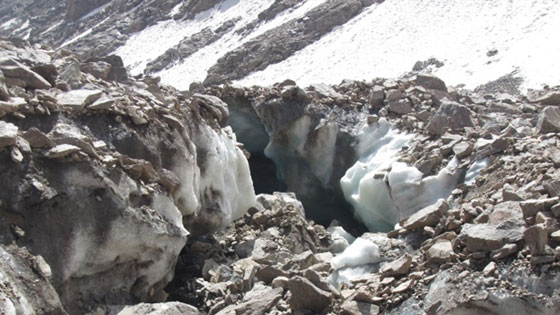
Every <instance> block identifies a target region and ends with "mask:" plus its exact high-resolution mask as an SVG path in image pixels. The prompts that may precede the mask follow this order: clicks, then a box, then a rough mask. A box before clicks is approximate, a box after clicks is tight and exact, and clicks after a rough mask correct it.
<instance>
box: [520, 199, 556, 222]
mask: <svg viewBox="0 0 560 315" xmlns="http://www.w3.org/2000/svg"><path fill="white" fill-rule="evenodd" d="M559 201H560V199H559V198H558V197H553V198H546V199H530V200H525V201H521V202H520V203H519V206H520V207H521V210H522V211H523V217H524V218H530V217H534V216H535V215H536V214H537V213H538V212H540V211H549V210H550V209H551V208H552V206H554V205H555V204H557V203H558V202H559Z"/></svg>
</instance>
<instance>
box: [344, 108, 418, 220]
mask: <svg viewBox="0 0 560 315" xmlns="http://www.w3.org/2000/svg"><path fill="white" fill-rule="evenodd" d="M358 138H359V143H358V148H357V149H358V150H357V151H358V156H360V157H361V158H360V159H359V160H358V161H357V162H356V163H355V164H354V165H353V166H352V167H350V168H349V169H348V170H347V171H346V174H345V175H344V176H343V177H342V179H341V180H340V185H341V187H342V192H343V193H344V197H345V198H346V200H347V201H348V202H350V204H351V205H352V206H353V207H354V211H355V213H354V214H355V216H356V217H357V218H358V219H360V220H361V221H362V222H363V223H364V224H365V225H366V226H367V227H368V229H369V230H371V231H378V230H388V229H390V228H392V227H393V225H394V224H395V223H396V222H397V221H398V210H397V208H396V206H395V204H394V202H393V200H392V199H391V195H390V193H389V189H388V187H387V184H386V182H385V181H384V177H385V176H384V175H382V176H381V177H378V176H376V174H377V173H380V172H381V171H384V170H388V169H389V168H390V167H391V165H392V164H393V163H394V162H395V161H396V160H397V158H398V152H399V151H400V150H401V148H402V147H403V146H404V145H405V144H407V143H408V142H409V141H410V140H411V139H412V138H413V135H407V134H405V133H402V132H399V131H398V130H397V129H396V128H393V127H392V126H391V124H390V123H389V122H388V121H387V120H385V119H384V118H382V119H380V120H379V122H377V123H375V124H371V125H367V124H363V125H362V127H361V128H360V131H359V134H358Z"/></svg>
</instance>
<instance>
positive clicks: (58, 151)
mask: <svg viewBox="0 0 560 315" xmlns="http://www.w3.org/2000/svg"><path fill="white" fill-rule="evenodd" d="M78 151H80V148H79V147H77V146H75V145H71V144H60V145H57V146H56V147H54V148H52V149H50V150H49V151H47V153H45V156H46V157H48V158H50V159H56V158H62V157H65V156H67V155H70V154H72V153H74V152H78Z"/></svg>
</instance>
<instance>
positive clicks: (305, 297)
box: [288, 276, 332, 313]
mask: <svg viewBox="0 0 560 315" xmlns="http://www.w3.org/2000/svg"><path fill="white" fill-rule="evenodd" d="M288 288H289V290H290V292H291V293H292V296H291V297H290V300H289V303H290V306H291V307H292V309H293V310H304V309H305V310H310V311H313V312H316V313H320V312H322V311H323V310H324V309H326V308H327V307H328V306H329V305H330V304H331V298H332V295H331V294H330V293H329V292H326V291H323V290H321V289H319V288H317V287H316V286H315V285H314V284H313V283H312V282H311V281H309V280H307V279H305V278H302V277H299V276H295V277H293V278H292V279H290V281H289V282H288Z"/></svg>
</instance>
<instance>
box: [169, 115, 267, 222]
mask: <svg viewBox="0 0 560 315" xmlns="http://www.w3.org/2000/svg"><path fill="white" fill-rule="evenodd" d="M236 142H237V141H236V138H235V134H234V133H233V132H232V131H231V128H230V127H226V128H223V129H221V130H219V131H215V130H213V129H211V128H210V127H208V126H203V127H201V130H200V136H199V137H198V143H196V144H191V145H190V148H189V149H190V151H191V152H194V153H195V154H197V155H204V156H195V158H194V159H195V160H196V159H198V160H201V161H203V163H202V165H198V164H197V163H196V161H195V162H194V163H193V162H192V161H175V167H173V169H172V171H173V172H174V173H175V174H176V175H177V176H178V177H179V179H180V181H181V184H180V186H179V189H178V191H177V192H176V193H175V195H174V198H175V201H176V205H177V207H178V209H179V210H180V211H181V213H182V214H183V215H191V214H198V213H199V212H200V211H204V210H205V207H213V208H216V207H217V209H219V210H220V212H221V214H222V219H223V220H222V222H223V224H224V225H227V224H229V223H231V222H232V221H233V220H236V219H238V218H240V217H242V216H243V214H244V213H245V212H246V211H247V210H248V209H249V208H251V207H254V206H255V205H256V197H255V191H254V188H253V181H252V179H251V174H250V170H249V162H248V161H247V158H246V157H245V155H244V154H243V151H242V150H241V149H240V148H238V147H237V145H236ZM209 203H212V204H211V205H210V204H209Z"/></svg>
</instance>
